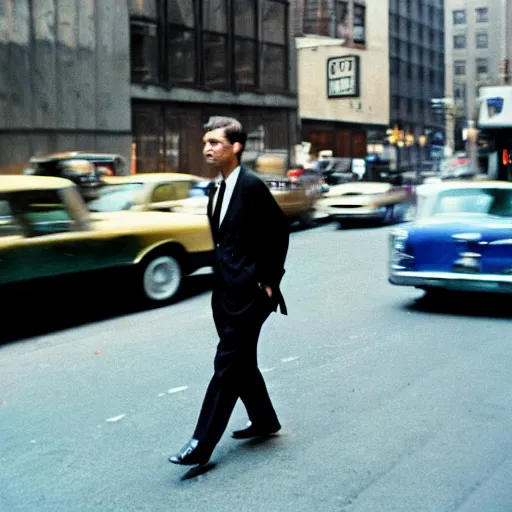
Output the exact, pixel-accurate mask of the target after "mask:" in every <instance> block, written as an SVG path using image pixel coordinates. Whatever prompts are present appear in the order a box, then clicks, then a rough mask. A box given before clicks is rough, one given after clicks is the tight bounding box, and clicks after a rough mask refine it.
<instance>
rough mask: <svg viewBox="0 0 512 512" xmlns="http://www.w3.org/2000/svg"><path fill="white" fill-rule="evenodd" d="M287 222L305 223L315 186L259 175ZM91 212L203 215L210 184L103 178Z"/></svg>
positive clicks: (195, 179) (151, 177)
mask: <svg viewBox="0 0 512 512" xmlns="http://www.w3.org/2000/svg"><path fill="white" fill-rule="evenodd" d="M260 177H261V178H262V179H263V181H264V182H265V183H266V184H267V186H268V187H269V189H270V191H271V193H272V195H273V196H274V198H275V199H276V201H277V203H278V204H279V206H280V207H281V209H282V210H283V212H284V213H285V215H286V216H287V217H288V218H289V219H290V220H292V221H293V220H299V221H305V222H306V221H309V220H310V219H311V216H312V215H313V212H314V205H315V201H316V200H317V198H318V195H319V194H318V192H317V187H316V188H315V187H312V186H309V187H308V186H306V185H304V184H303V183H301V182H299V181H297V180H293V179H292V178H289V177H285V176H274V175H267V174H260ZM104 183H105V184H104V186H103V187H102V189H101V190H100V192H99V198H98V199H96V200H93V201H91V202H89V203H88V205H87V206H88V208H89V209H90V210H91V211H93V212H94V211H99V212H108V211H121V210H135V211H166V212H179V213H194V214H203V215H205V214H206V209H207V205H208V190H209V189H210V187H212V186H215V185H214V182H212V181H211V180H207V179H205V178H202V177H199V176H194V175H190V174H179V173H152V174H134V175H130V176H107V177H105V178H104Z"/></svg>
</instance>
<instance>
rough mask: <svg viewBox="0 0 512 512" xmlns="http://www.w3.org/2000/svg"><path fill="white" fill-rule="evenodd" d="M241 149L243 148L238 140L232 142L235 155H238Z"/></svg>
mask: <svg viewBox="0 0 512 512" xmlns="http://www.w3.org/2000/svg"><path fill="white" fill-rule="evenodd" d="M242 149H243V146H242V144H241V143H240V142H233V150H234V152H235V153H236V154H237V155H238V153H240V151H242Z"/></svg>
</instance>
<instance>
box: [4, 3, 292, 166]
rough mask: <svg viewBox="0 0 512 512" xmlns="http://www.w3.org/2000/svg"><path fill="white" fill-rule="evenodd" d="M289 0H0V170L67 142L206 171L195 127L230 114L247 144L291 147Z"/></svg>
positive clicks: (253, 148)
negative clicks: (245, 133)
mask: <svg viewBox="0 0 512 512" xmlns="http://www.w3.org/2000/svg"><path fill="white" fill-rule="evenodd" d="M289 4H290V2H288V1H287V0H236V1H234V0H108V1H100V0H37V1H33V0H3V1H0V62H2V69H1V71H0V172H20V171H21V169H22V168H23V166H24V165H26V163H27V161H28V160H29V158H30V157H31V156H33V155H41V154H44V153H49V152H55V151H68V150H85V151H102V152H110V153H120V154H122V155H124V156H125V157H126V158H127V159H128V160H129V159H130V158H131V157H132V155H135V165H136V170H137V171H138V172H149V171H181V172H190V173H193V174H200V175H205V176H207V175H209V172H210V171H209V169H208V168H207V167H206V166H205V165H204V162H203V159H202V157H201V147H202V143H201V137H202V130H201V127H202V125H203V123H204V122H205V121H206V120H207V119H208V117H209V116H210V115H217V114H219V115H233V116H236V117H238V118H240V119H241V121H242V122H243V123H244V125H245V127H246V129H247V130H248V131H249V132H250V138H249V141H248V147H247V151H246V152H244V155H246V156H250V155H251V154H252V155H255V154H256V152H257V151H266V150H276V151H280V152H281V153H283V154H285V155H288V156H291V155H292V151H293V148H294V146H295V144H296V142H297V135H298V120H297V90H296V68H295V58H296V54H295V43H294V37H293V31H292V27H291V26H290V20H291V19H292V15H291V13H290V7H293V6H290V5H289Z"/></svg>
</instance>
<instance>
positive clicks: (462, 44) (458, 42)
mask: <svg viewBox="0 0 512 512" xmlns="http://www.w3.org/2000/svg"><path fill="white" fill-rule="evenodd" d="M453 47H454V48H456V49H459V50H460V49H462V48H466V36H453Z"/></svg>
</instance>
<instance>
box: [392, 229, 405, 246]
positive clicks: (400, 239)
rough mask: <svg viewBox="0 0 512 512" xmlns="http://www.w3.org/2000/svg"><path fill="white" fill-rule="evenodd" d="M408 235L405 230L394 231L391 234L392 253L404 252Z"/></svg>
mask: <svg viewBox="0 0 512 512" xmlns="http://www.w3.org/2000/svg"><path fill="white" fill-rule="evenodd" d="M408 238H409V233H408V231H407V230H405V229H395V230H393V231H392V232H391V246H392V248H393V250H394V251H397V252H404V250H405V245H406V243H407V239H408Z"/></svg>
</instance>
